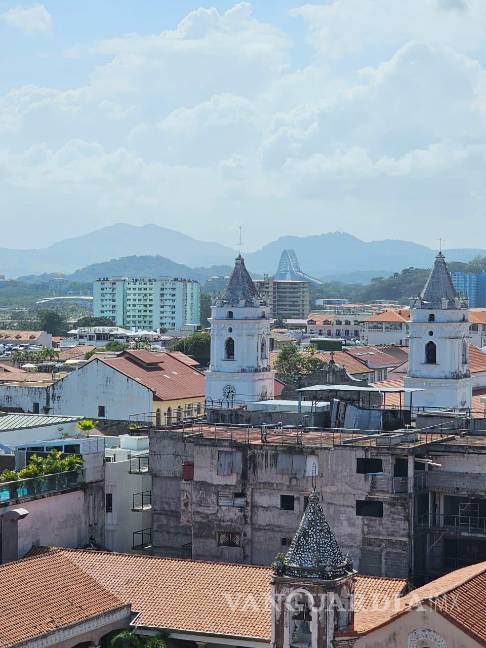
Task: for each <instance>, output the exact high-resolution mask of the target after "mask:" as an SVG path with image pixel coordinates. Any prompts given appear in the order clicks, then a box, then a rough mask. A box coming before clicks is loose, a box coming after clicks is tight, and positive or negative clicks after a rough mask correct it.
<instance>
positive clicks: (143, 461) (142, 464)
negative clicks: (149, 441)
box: [129, 455, 149, 475]
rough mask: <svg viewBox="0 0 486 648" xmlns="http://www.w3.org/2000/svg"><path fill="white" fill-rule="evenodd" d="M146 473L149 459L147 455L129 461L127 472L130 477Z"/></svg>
mask: <svg viewBox="0 0 486 648" xmlns="http://www.w3.org/2000/svg"><path fill="white" fill-rule="evenodd" d="M148 471H149V458H148V456H147V455H142V456H140V457H132V458H131V459H130V470H129V472H130V473H131V474H132V475H140V474H142V473H148Z"/></svg>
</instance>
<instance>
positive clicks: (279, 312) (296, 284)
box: [254, 278, 310, 319]
mask: <svg viewBox="0 0 486 648" xmlns="http://www.w3.org/2000/svg"><path fill="white" fill-rule="evenodd" d="M254 284H255V286H256V289H257V290H258V292H259V293H260V295H261V297H262V299H263V300H264V301H266V303H267V304H268V306H269V307H270V314H271V317H289V318H295V319H299V318H304V317H307V315H308V313H309V310H310V288H309V282H308V281H292V280H285V281H283V280H278V279H270V278H266V279H258V280H256V281H255V282H254Z"/></svg>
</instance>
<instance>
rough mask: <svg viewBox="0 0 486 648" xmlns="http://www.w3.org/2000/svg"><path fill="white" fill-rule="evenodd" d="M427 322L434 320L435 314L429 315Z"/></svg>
mask: <svg viewBox="0 0 486 648" xmlns="http://www.w3.org/2000/svg"><path fill="white" fill-rule="evenodd" d="M429 322H435V315H434V314H433V313H430V315H429Z"/></svg>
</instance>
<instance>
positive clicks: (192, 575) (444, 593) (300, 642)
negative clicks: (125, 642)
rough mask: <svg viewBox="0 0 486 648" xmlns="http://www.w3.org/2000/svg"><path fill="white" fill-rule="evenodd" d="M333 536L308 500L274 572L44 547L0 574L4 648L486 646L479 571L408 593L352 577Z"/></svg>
mask: <svg viewBox="0 0 486 648" xmlns="http://www.w3.org/2000/svg"><path fill="white" fill-rule="evenodd" d="M18 524H22V521H21V522H19V523H18ZM230 535H231V534H225V538H224V539H225V540H226V539H227V538H230ZM338 538H339V536H337V537H336V536H335V535H334V533H333V530H332V527H331V526H330V525H329V523H328V520H327V519H326V515H325V513H324V509H323V506H322V505H321V503H320V501H319V497H318V496H317V494H316V493H315V492H314V493H310V494H309V502H308V506H307V509H306V511H305V514H304V516H303V517H302V520H301V522H300V525H299V528H298V529H297V532H296V533H295V536H294V538H293V540H292V542H291V545H290V547H289V548H288V550H286V552H285V557H282V556H279V557H277V558H276V560H275V562H274V564H273V568H272V569H270V568H268V567H253V566H249V565H235V564H226V565H223V564H221V563H210V562H204V561H201V562H198V561H189V560H173V559H170V558H158V557H148V556H133V555H127V554H122V553H108V552H104V551H89V550H66V549H49V548H45V549H43V550H40V551H38V552H36V553H35V554H34V555H33V556H31V557H30V558H29V559H26V560H22V561H19V562H15V563H12V564H7V565H3V566H1V567H0V587H1V589H2V609H1V611H0V635H1V636H2V639H3V645H5V646H29V647H31V648H41V647H43V646H46V645H48V646H58V647H59V648H75V647H76V646H77V647H87V646H98V645H106V644H108V642H109V641H110V639H113V636H114V633H115V632H116V631H120V630H124V629H130V630H131V632H133V633H134V634H135V635H138V638H139V639H149V638H154V637H156V636H157V635H158V634H159V633H163V636H164V637H166V638H167V640H168V641H169V642H170V643H171V644H172V643H174V644H175V645H178V646H181V648H189V647H190V646H193V645H194V644H196V645H200V644H205V645H210V646H235V645H237V646H244V647H246V648H268V647H269V646H272V648H288V647H289V646H297V647H298V648H312V647H313V646H320V647H321V648H376V647H377V646H380V648H396V646H407V647H408V648H425V647H428V646H433V647H434V648H444V647H447V646H451V647H452V646H454V647H457V648H466V647H467V648H480V647H481V646H484V645H486V623H485V622H484V612H485V609H486V606H485V600H486V563H479V564H476V565H472V566H470V567H467V568H465V569H461V570H457V571H456V572H454V573H452V574H449V575H448V576H446V577H443V578H440V579H437V580H436V581H434V582H432V583H429V584H427V585H424V586H422V587H420V588H418V589H416V590H413V591H412V592H408V586H407V582H406V581H405V580H403V579H385V578H378V577H370V576H363V575H362V574H359V573H356V571H355V569H354V568H353V563H352V561H351V560H350V558H349V556H346V555H345V554H344V553H343V551H342V549H341V546H340V541H339V540H338ZM19 601H21V602H22V604H21V607H20V608H19ZM132 639H133V642H135V638H132ZM117 642H118V643H119V642H121V637H120V638H118V639H117Z"/></svg>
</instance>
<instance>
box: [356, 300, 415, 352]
mask: <svg viewBox="0 0 486 648" xmlns="http://www.w3.org/2000/svg"><path fill="white" fill-rule="evenodd" d="M409 325H410V309H408V308H401V309H398V310H393V309H389V310H385V311H383V312H382V313H374V314H373V315H370V317H368V318H366V319H365V320H364V322H363V340H364V342H366V344H373V345H376V344H394V345H398V346H404V345H406V344H407V343H408V335H409Z"/></svg>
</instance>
